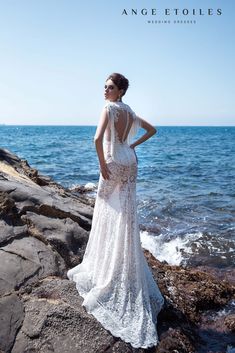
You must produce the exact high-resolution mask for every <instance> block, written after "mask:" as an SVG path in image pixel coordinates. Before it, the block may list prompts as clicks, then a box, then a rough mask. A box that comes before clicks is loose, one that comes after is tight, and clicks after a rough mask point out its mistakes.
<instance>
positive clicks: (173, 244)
mask: <svg viewBox="0 0 235 353" xmlns="http://www.w3.org/2000/svg"><path fill="white" fill-rule="evenodd" d="M156 128H157V134H155V135H154V136H153V137H151V138H150V139H149V140H148V141H146V142H145V143H143V144H141V145H139V146H137V147H136V153H137V156H138V161H139V162H138V179H137V203H138V204H137V205H138V217H139V223H140V237H141V243H142V247H143V248H145V249H148V250H149V251H150V252H151V253H152V254H153V255H154V256H155V257H156V258H157V259H159V260H160V261H166V262H168V263H169V264H171V265H182V266H188V265H189V266H194V267H195V266H196V267H197V266H209V267H211V268H214V269H224V270H225V271H226V270H229V269H234V260H235V182H234V181H235V127H230V126H223V127H218V126H157V127H156ZM95 130H96V127H95V126H13V125H9V126H8V125H1V126H0V141H1V144H0V147H1V148H6V149H8V150H10V151H11V152H13V153H15V154H17V155H18V156H19V157H20V158H22V159H27V161H28V163H29V164H30V165H31V166H32V167H34V168H37V169H38V170H39V171H40V173H42V174H45V175H49V176H51V177H52V178H53V179H54V180H55V181H56V182H58V183H60V184H62V185H63V186H65V187H68V188H74V187H76V186H77V185H93V186H94V188H96V187H97V184H98V179H99V168H98V158H97V155H96V151H95V146H94V142H93V136H94V134H95ZM143 132H144V131H142V130H140V131H139V134H138V135H139V136H140V135H141V134H142V133H143ZM138 135H137V138H138ZM95 190H96V189H95ZM95 193H96V191H93V196H94V197H95Z"/></svg>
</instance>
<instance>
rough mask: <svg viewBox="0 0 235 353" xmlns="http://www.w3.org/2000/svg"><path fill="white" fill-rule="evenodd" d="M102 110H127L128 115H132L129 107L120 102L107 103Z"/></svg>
mask: <svg viewBox="0 0 235 353" xmlns="http://www.w3.org/2000/svg"><path fill="white" fill-rule="evenodd" d="M104 108H107V109H109V110H111V109H122V110H127V111H128V112H130V113H132V114H133V113H134V112H133V110H132V109H131V107H130V106H129V105H128V104H126V103H124V102H120V101H117V102H111V101H109V102H107V103H106V104H105V105H104Z"/></svg>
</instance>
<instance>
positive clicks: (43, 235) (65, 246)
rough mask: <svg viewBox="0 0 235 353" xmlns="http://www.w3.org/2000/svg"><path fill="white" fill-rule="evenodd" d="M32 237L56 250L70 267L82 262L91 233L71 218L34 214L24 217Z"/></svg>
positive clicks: (28, 213)
mask: <svg viewBox="0 0 235 353" xmlns="http://www.w3.org/2000/svg"><path fill="white" fill-rule="evenodd" d="M21 218H22V220H23V222H25V223H26V224H27V225H28V228H29V231H30V233H31V235H33V236H35V237H37V238H38V239H40V240H42V241H43V242H45V243H47V244H51V246H52V247H53V248H54V249H56V251H57V252H58V253H59V254H60V255H61V256H62V257H63V259H64V261H65V262H66V264H67V265H68V266H71V267H72V266H73V264H74V262H81V260H82V257H83V254H84V251H85V247H86V243H87V240H88V236H89V233H88V231H86V230H85V229H83V228H82V227H81V226H80V225H79V224H78V223H76V222H75V221H73V220H72V219H70V218H63V219H58V218H49V217H46V216H44V215H40V214H36V213H33V212H26V214H25V215H23V216H22V217H21Z"/></svg>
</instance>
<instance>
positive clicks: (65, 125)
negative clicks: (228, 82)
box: [0, 123, 235, 127]
mask: <svg viewBox="0 0 235 353" xmlns="http://www.w3.org/2000/svg"><path fill="white" fill-rule="evenodd" d="M0 126H50V127H52V126H55V127H58V126H64V127H69V126H74V127H75V126H90V127H96V126H97V125H87V124H4V123H0ZM153 126H154V127H235V125H153Z"/></svg>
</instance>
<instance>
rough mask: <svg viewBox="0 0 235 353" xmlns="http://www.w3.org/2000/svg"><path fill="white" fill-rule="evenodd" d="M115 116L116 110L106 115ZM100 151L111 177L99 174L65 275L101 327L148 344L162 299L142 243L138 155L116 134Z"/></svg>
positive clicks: (154, 339)
mask: <svg viewBox="0 0 235 353" xmlns="http://www.w3.org/2000/svg"><path fill="white" fill-rule="evenodd" d="M115 118H116V119H118V114H116V113H115V115H113V114H110V119H113V120H114V119H115ZM114 126H115V125H114V124H110V127H111V128H112V127H113V128H114ZM113 137H114V138H115V135H113ZM113 142H114V143H113ZM112 143H113V150H112V149H111V145H112ZM104 152H105V158H106V161H107V164H108V167H109V169H110V171H111V177H110V179H103V177H102V175H100V179H99V184H98V191H97V196H96V202H95V207H94V213H93V220H92V228H91V232H90V235H89V240H88V243H87V247H86V251H85V254H84V257H83V260H82V262H81V263H80V264H79V265H77V266H75V267H74V268H72V269H71V270H69V271H68V273H67V276H68V278H69V279H70V280H73V281H74V282H75V283H76V288H77V290H78V292H79V294H80V295H81V296H82V297H83V299H84V301H83V303H82V304H83V305H84V306H85V307H86V310H87V312H88V313H90V314H92V315H93V316H94V317H95V318H96V319H97V320H98V321H99V322H100V323H101V324H102V325H103V327H104V328H105V329H107V330H109V331H110V332H111V334H112V335H113V336H116V337H120V338H121V339H123V340H124V341H125V342H128V343H130V344H131V345H132V346H133V347H135V348H139V347H142V348H148V347H151V346H154V345H156V344H157V343H158V335H157V331H156V323H157V315H158V313H159V311H160V310H161V308H162V306H163V303H164V299H163V296H162V294H161V293H160V290H159V288H158V286H157V283H156V282H155V280H154V278H153V275H152V272H151V270H150V268H149V267H148V264H147V261H146V259H145V257H144V254H143V251H142V248H141V242H140V234H139V222H138V215H137V206H136V178H137V161H136V156H135V154H134V151H133V149H131V148H130V147H129V146H128V144H127V143H120V141H117V140H116V139H114V141H108V140H106V141H105V143H104Z"/></svg>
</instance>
